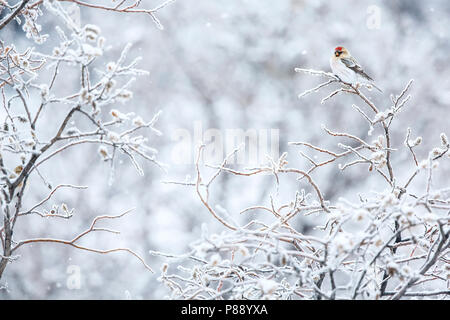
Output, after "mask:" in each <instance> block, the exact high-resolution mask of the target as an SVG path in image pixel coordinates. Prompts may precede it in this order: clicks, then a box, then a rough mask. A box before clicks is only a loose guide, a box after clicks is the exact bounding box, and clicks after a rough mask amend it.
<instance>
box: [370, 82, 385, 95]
mask: <svg viewBox="0 0 450 320" xmlns="http://www.w3.org/2000/svg"><path fill="white" fill-rule="evenodd" d="M367 86H368V87H369V88H372V87H374V88H375V89H377V90H378V91H380V92H381V93H383V90H381V89H380V88H378V87H377V85H376V84H375V83H374V82H373V81H370V82H369V83H368V84H367Z"/></svg>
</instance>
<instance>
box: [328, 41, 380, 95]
mask: <svg viewBox="0 0 450 320" xmlns="http://www.w3.org/2000/svg"><path fill="white" fill-rule="evenodd" d="M330 66H331V70H333V73H334V74H335V75H336V76H338V77H339V79H341V81H343V82H345V83H348V84H351V85H356V86H358V85H360V84H362V85H365V86H367V87H368V88H371V87H375V88H376V89H377V90H379V91H380V92H383V91H381V89H380V88H378V87H377V86H376V85H375V83H374V81H373V79H372V78H371V77H370V76H369V75H368V74H367V73H365V72H364V70H363V69H362V68H361V66H360V65H359V64H358V62H357V61H356V59H355V58H353V57H352V56H351V55H350V52H348V50H347V49H345V48H344V47H336V48H335V49H334V55H333V56H332V57H331V59H330Z"/></svg>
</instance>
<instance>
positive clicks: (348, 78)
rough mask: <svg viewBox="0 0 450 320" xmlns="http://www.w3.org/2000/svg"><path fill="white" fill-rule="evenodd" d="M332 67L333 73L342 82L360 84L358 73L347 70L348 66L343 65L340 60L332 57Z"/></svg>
mask: <svg viewBox="0 0 450 320" xmlns="http://www.w3.org/2000/svg"><path fill="white" fill-rule="evenodd" d="M330 67H331V70H332V71H333V73H334V74H336V75H337V76H338V77H339V78H340V79H341V80H342V81H344V82H347V83H352V84H354V83H357V82H358V81H357V80H358V79H357V75H356V73H355V72H354V71H353V70H351V69H349V68H347V66H346V65H345V64H343V63H342V62H341V60H340V59H336V58H334V57H331V59H330Z"/></svg>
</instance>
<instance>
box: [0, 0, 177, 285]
mask: <svg viewBox="0 0 450 320" xmlns="http://www.w3.org/2000/svg"><path fill="white" fill-rule="evenodd" d="M69 2H70V1H69ZM169 2H171V1H167V2H164V3H163V4H162V5H160V6H158V7H156V8H154V9H144V8H140V7H139V6H140V1H134V2H131V3H130V2H129V1H120V2H118V3H112V4H111V5H112V7H109V6H104V5H101V4H96V3H92V2H89V3H88V2H78V1H77V2H76V3H77V4H78V5H80V6H86V7H90V8H94V9H98V10H105V11H116V12H119V13H124V14H125V13H129V14H147V15H149V16H150V17H151V18H152V19H153V21H154V22H155V23H156V25H157V26H158V27H160V28H162V25H161V23H160V22H159V20H158V18H157V17H156V15H155V14H156V12H157V11H158V10H159V9H161V8H162V7H164V6H165V5H167V4H168V3H169ZM70 5H72V6H71V7H69V6H66V5H65V4H64V3H63V2H60V1H57V0H54V1H53V0H44V1H28V0H22V1H15V3H14V1H2V2H1V3H0V6H1V10H2V11H3V13H6V15H5V16H4V18H3V19H2V20H1V21H0V30H1V29H3V28H4V27H6V26H7V25H8V24H15V23H16V22H17V23H19V25H21V26H22V29H23V31H24V32H25V35H26V37H27V38H30V39H32V40H34V42H35V43H36V44H37V45H40V44H42V43H44V42H46V41H49V42H50V41H51V42H52V43H58V44H57V45H56V46H55V47H54V48H53V49H51V47H50V46H39V47H38V48H39V49H36V48H34V47H28V48H26V49H24V50H21V49H19V47H20V46H19V45H18V44H16V43H5V42H4V41H1V40H0V90H1V102H0V103H1V104H2V111H1V116H2V118H1V121H2V122H1V124H0V125H1V134H0V143H1V147H0V172H1V178H0V180H1V182H0V186H1V194H0V203H1V217H2V225H1V229H0V238H1V244H2V249H3V250H2V254H1V256H0V258H1V261H0V278H1V276H2V275H3V272H4V270H5V268H6V266H7V265H8V263H9V262H11V261H13V260H15V259H16V258H17V257H18V256H17V254H18V252H19V248H21V247H22V246H24V245H28V244H33V243H48V242H51V243H59V244H63V245H68V246H72V247H75V248H78V249H81V250H87V251H91V252H97V253H109V252H115V251H126V252H129V253H130V254H132V255H134V256H136V257H137V258H138V259H139V260H140V261H141V262H142V263H143V264H144V266H145V267H146V268H147V269H150V267H149V266H148V265H147V264H146V263H145V262H144V260H143V259H142V258H141V257H140V256H138V255H137V254H136V253H135V252H134V251H132V250H131V249H128V248H120V247H115V248H113V249H107V250H102V249H98V248H93V247H90V246H86V245H83V244H80V241H81V239H82V238H83V237H85V236H86V235H87V234H89V233H91V232H94V231H104V232H112V233H118V232H117V231H114V230H112V229H108V228H104V227H98V226H97V222H98V221H101V220H110V219H115V218H119V217H122V216H123V215H125V214H126V213H128V212H129V211H126V212H123V213H121V214H119V215H101V216H97V217H96V218H95V219H94V220H93V222H92V224H91V226H90V227H89V228H87V229H86V231H83V232H81V233H79V234H78V235H77V236H75V237H74V238H72V239H67V240H66V239H55V238H46V237H43V238H40V237H37V238H30V239H19V238H17V237H16V236H15V233H14V231H15V229H16V228H17V226H18V225H20V223H21V220H23V219H26V218H27V216H31V215H38V216H40V217H43V218H52V219H57V218H62V219H70V218H71V217H72V216H73V215H74V214H75V209H74V208H69V207H68V206H67V204H65V203H62V204H54V205H51V204H50V202H51V201H50V200H51V199H52V197H53V195H54V194H55V193H56V192H57V191H58V190H59V189H64V188H66V189H67V188H69V189H73V190H74V191H76V190H77V189H85V188H87V187H86V186H77V185H73V184H58V185H53V184H52V183H51V182H50V181H48V180H47V179H46V176H45V173H41V171H40V170H41V168H42V167H48V166H51V165H52V162H53V161H52V160H53V159H55V158H56V157H58V156H59V155H60V154H61V153H64V152H66V151H67V150H68V149H72V148H78V149H80V151H79V152H83V151H82V149H83V146H82V145H87V144H91V145H92V144H94V145H98V153H99V157H98V156H97V155H95V154H94V155H86V157H85V159H95V158H98V159H101V160H103V161H105V162H108V163H109V165H110V168H111V171H110V172H111V179H113V178H114V169H115V166H116V162H118V160H117V158H118V155H119V154H123V155H126V156H127V157H128V158H129V160H130V162H131V163H132V165H133V166H134V167H135V168H136V170H137V171H138V173H139V174H141V175H143V169H142V168H141V165H140V164H139V162H140V161H141V160H146V161H151V162H153V163H155V164H156V165H158V166H160V164H159V162H158V161H157V160H156V158H155V155H156V153H157V151H156V150H155V149H153V148H152V147H151V146H149V144H148V133H145V130H147V131H148V130H150V132H153V133H154V134H156V135H160V131H159V130H157V129H156V128H155V124H156V121H157V119H158V115H159V113H158V114H156V115H155V116H154V117H153V118H151V119H143V118H142V117H141V116H139V115H137V114H135V113H134V112H133V111H132V110H133V108H132V105H131V102H130V100H131V99H132V97H133V94H132V91H131V89H130V87H131V84H132V83H133V81H134V80H135V77H136V76H140V75H145V74H147V72H146V71H143V70H140V69H138V68H137V67H136V66H137V64H138V62H139V59H134V60H131V61H130V60H129V59H128V58H127V54H128V52H129V50H130V45H127V46H126V47H125V48H124V49H123V51H122V53H121V55H120V56H119V57H118V58H117V59H116V60H115V61H111V62H108V61H104V60H103V61H102V57H103V54H104V52H105V50H108V48H107V47H106V46H105V41H106V40H105V38H104V37H103V35H102V32H101V30H100V28H99V27H98V26H96V25H93V24H86V25H81V24H80V21H79V19H78V17H77V15H76V14H73V13H71V12H70V11H69V9H73V8H74V6H75V8H78V7H77V5H74V4H73V3H72V4H70ZM44 12H45V15H50V16H52V17H53V18H54V19H55V20H56V21H59V22H60V26H59V25H58V26H56V29H55V30H54V32H53V31H51V30H46V31H48V32H49V34H43V33H42V32H43V30H42V27H41V26H40V25H39V24H38V21H39V17H40V16H42V15H43V14H44ZM17 41H18V42H19V39H17ZM71 77H78V78H79V84H78V88H77V89H76V90H75V91H68V90H69V89H70V87H71V86H67V83H68V81H69V80H68V79H70V78H71ZM119 107H122V108H123V109H124V110H125V109H126V111H122V112H121V111H119V110H116V109H115V108H119ZM125 107H126V108H125ZM61 114H63V116H62V117H61V116H60V115H61ZM44 117H45V118H47V119H49V118H50V119H51V122H50V123H51V124H52V125H53V126H52V127H49V126H48V123H49V122H48V121H47V119H46V121H45V122H44V121H42V120H41V119H42V118H44ZM75 123H76V125H75ZM66 171H67V172H68V173H70V168H66ZM37 188H48V196H47V197H45V198H44V199H43V200H42V201H40V202H38V203H36V204H35V205H32V206H30V207H25V206H24V205H23V202H24V199H25V198H27V195H28V193H29V191H30V189H37Z"/></svg>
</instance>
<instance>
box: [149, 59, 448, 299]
mask: <svg viewBox="0 0 450 320" xmlns="http://www.w3.org/2000/svg"><path fill="white" fill-rule="evenodd" d="M296 71H297V72H302V73H306V74H311V75H318V76H323V77H326V78H327V81H326V82H324V83H322V84H319V85H318V86H316V87H315V88H313V89H310V90H307V91H305V92H304V93H302V94H300V95H299V97H304V96H306V95H308V94H310V93H313V92H317V91H318V90H319V89H321V88H324V87H328V86H330V85H332V84H334V83H338V84H340V86H339V88H338V89H337V90H334V91H332V92H331V93H330V94H329V95H327V96H326V97H325V98H324V99H322V103H323V102H325V101H327V100H329V99H332V98H333V99H338V96H339V95H340V94H347V95H354V96H356V97H357V98H359V99H360V100H361V101H362V102H363V104H364V105H365V108H362V107H358V106H356V105H353V108H354V109H355V111H356V112H359V113H360V114H361V116H362V119H363V121H366V122H367V123H368V133H369V134H368V136H369V137H370V136H374V134H375V133H379V136H378V137H376V138H375V139H374V140H373V141H366V140H364V139H363V138H361V137H359V136H356V135H353V134H351V133H347V132H334V131H332V130H330V129H328V128H326V127H323V129H324V133H325V134H326V135H329V136H331V137H332V138H339V139H340V142H339V143H338V144H337V148H336V150H329V149H326V148H322V147H320V146H316V145H313V144H311V143H308V142H291V143H290V145H291V146H298V147H300V148H303V149H302V150H303V151H301V153H300V155H301V156H303V157H304V158H306V159H307V160H308V161H309V163H310V167H309V168H307V169H303V170H301V169H297V168H291V167H289V166H288V161H287V154H286V153H284V154H283V155H282V156H281V157H280V159H271V160H270V161H269V163H268V165H267V166H262V167H256V168H249V169H242V170H240V169H236V168H234V167H233V166H232V165H229V160H230V159H231V158H232V157H233V156H234V155H235V154H236V153H237V152H238V150H235V151H234V152H233V153H231V154H230V155H229V156H228V157H227V158H226V159H225V160H224V161H223V163H222V164H221V165H220V166H211V165H207V166H208V167H210V168H214V169H215V170H216V172H215V173H213V174H212V175H211V178H208V179H207V178H205V177H203V176H202V170H201V166H200V163H199V162H200V161H199V160H200V157H201V154H202V151H203V149H204V146H201V147H200V148H199V156H198V161H197V164H196V172H197V176H196V179H194V181H192V182H186V183H184V184H185V185H186V186H193V187H194V188H195V189H196V192H197V195H198V197H199V198H200V200H201V202H202V203H203V205H204V206H205V207H206V209H207V210H208V211H209V212H210V213H211V214H212V215H213V216H214V218H215V219H217V220H218V221H219V222H220V223H221V224H222V225H223V226H224V227H225V230H224V231H223V232H222V233H219V234H217V233H213V234H211V233H209V232H208V230H207V228H206V226H204V227H203V234H202V237H201V239H198V240H197V241H196V242H194V243H192V244H191V248H192V250H191V251H190V252H188V253H186V254H185V255H179V256H170V255H169V257H170V258H171V259H175V261H173V262H171V264H174V265H179V264H180V261H181V262H182V264H181V265H179V266H178V271H176V272H175V270H172V272H171V264H165V265H164V266H163V268H162V270H161V271H162V273H161V276H160V280H161V281H162V282H163V283H164V284H165V285H166V286H167V287H168V288H169V289H170V291H171V298H177V299H179V298H182V299H192V298H198V299H401V298H407V297H413V298H417V297H434V298H436V297H446V296H448V294H449V290H448V281H449V274H450V273H449V268H450V265H449V261H448V249H449V244H450V239H449V238H450V237H449V235H450V228H449V212H450V188H449V187H447V188H444V189H438V188H434V187H433V177H434V176H435V175H437V174H438V170H439V166H438V164H439V162H438V161H448V160H447V159H448V154H449V152H448V151H449V148H450V144H449V142H448V139H447V136H446V135H445V133H442V134H441V136H440V139H439V137H437V138H436V142H434V144H435V145H438V147H436V148H434V149H432V150H431V151H430V152H429V153H428V156H427V158H426V159H423V160H421V159H418V157H417V155H416V152H415V149H416V148H418V147H419V145H420V144H421V142H422V141H421V140H422V139H421V138H420V137H417V138H414V137H412V130H411V129H410V128H407V129H405V132H406V139H405V142H404V145H399V146H397V145H393V143H392V137H391V131H390V129H391V126H392V124H393V123H394V120H396V117H397V115H398V114H399V113H400V112H401V111H402V110H403V109H404V108H405V107H406V104H407V102H408V101H409V100H411V96H410V95H409V91H410V89H411V86H412V83H413V81H412V80H411V81H410V82H408V84H407V85H406V87H405V88H404V90H403V91H402V92H401V93H400V94H399V95H397V96H391V101H389V102H388V103H389V107H387V108H386V110H382V109H380V108H379V107H377V106H376V105H375V104H374V103H373V102H372V101H371V100H370V99H369V98H367V97H366V95H365V94H364V93H363V92H362V89H361V88H358V87H356V86H352V85H348V84H345V83H342V82H341V81H340V80H339V79H337V78H336V77H335V76H334V75H333V74H329V73H326V72H323V71H314V70H307V69H300V68H297V69H296ZM402 150H404V151H405V152H406V153H407V154H408V153H409V154H410V158H411V159H408V162H407V163H404V166H405V167H408V171H409V175H408V177H407V178H406V179H405V180H403V179H400V178H399V177H397V176H396V173H397V170H396V169H397V168H394V167H393V165H392V162H391V159H392V157H394V156H397V155H399V156H400V155H401V154H402V152H401V151H402ZM307 151H309V152H310V153H311V152H312V153H314V154H318V155H319V156H321V157H317V156H313V155H308V154H307ZM319 158H320V160H318V159H319ZM339 161H342V162H343V164H340V165H339V166H337V167H338V168H339V170H341V171H345V170H346V169H347V168H349V167H352V166H357V165H358V166H365V167H366V168H367V171H366V172H367V173H366V174H367V175H379V177H380V179H381V180H382V181H384V188H381V189H375V190H361V193H360V194H358V195H357V196H356V197H355V199H358V200H357V201H351V200H347V199H345V198H340V199H339V200H338V201H337V202H336V203H331V202H329V201H327V199H325V196H324V195H323V193H322V191H321V188H320V186H319V185H318V184H317V183H316V182H315V181H314V179H313V176H314V173H315V172H316V171H320V170H321V169H322V168H323V167H325V166H329V165H333V164H336V163H337V162H339ZM405 167H403V168H401V169H402V171H403V172H404V171H405V170H406V168H405ZM222 174H228V175H232V176H236V179H238V178H240V179H244V178H245V179H251V178H252V176H257V175H261V174H271V175H273V176H274V183H276V184H279V183H281V182H280V181H281V179H280V176H281V175H288V176H289V177H290V179H298V180H299V181H300V183H302V184H304V185H306V189H301V190H298V191H297V190H294V193H295V198H294V199H292V201H290V202H288V203H278V202H277V200H276V199H275V198H274V197H271V198H270V199H269V201H267V203H269V205H267V204H263V205H257V206H253V207H249V208H245V209H243V210H242V211H241V212H240V213H241V214H248V213H250V212H256V213H257V214H258V215H266V216H267V215H268V216H270V217H272V219H271V220H270V222H267V221H265V220H264V221H263V220H262V219H252V220H250V222H248V223H246V224H244V225H240V224H238V223H237V222H236V221H235V219H233V216H235V213H228V211H227V210H226V209H225V208H222V207H221V206H218V205H217V206H214V205H213V204H211V202H210V187H211V185H212V184H213V182H214V180H215V179H216V178H217V177H218V176H219V175H222ZM360 179H364V176H361V177H360ZM328 183H330V184H333V181H328ZM182 184H183V183H182ZM413 185H415V189H413V188H412V186H413ZM338 191H341V190H338ZM242 192H245V190H242ZM258 215H257V216H258ZM310 215H314V216H316V217H317V218H320V217H322V218H323V219H322V220H323V221H324V222H325V223H324V225H320V226H316V227H315V230H314V231H310V232H308V233H303V232H301V231H300V230H298V228H296V227H295V219H296V218H298V217H299V216H310ZM153 254H154V255H163V256H166V257H167V254H163V253H159V252H153ZM169 262H170V260H169Z"/></svg>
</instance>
